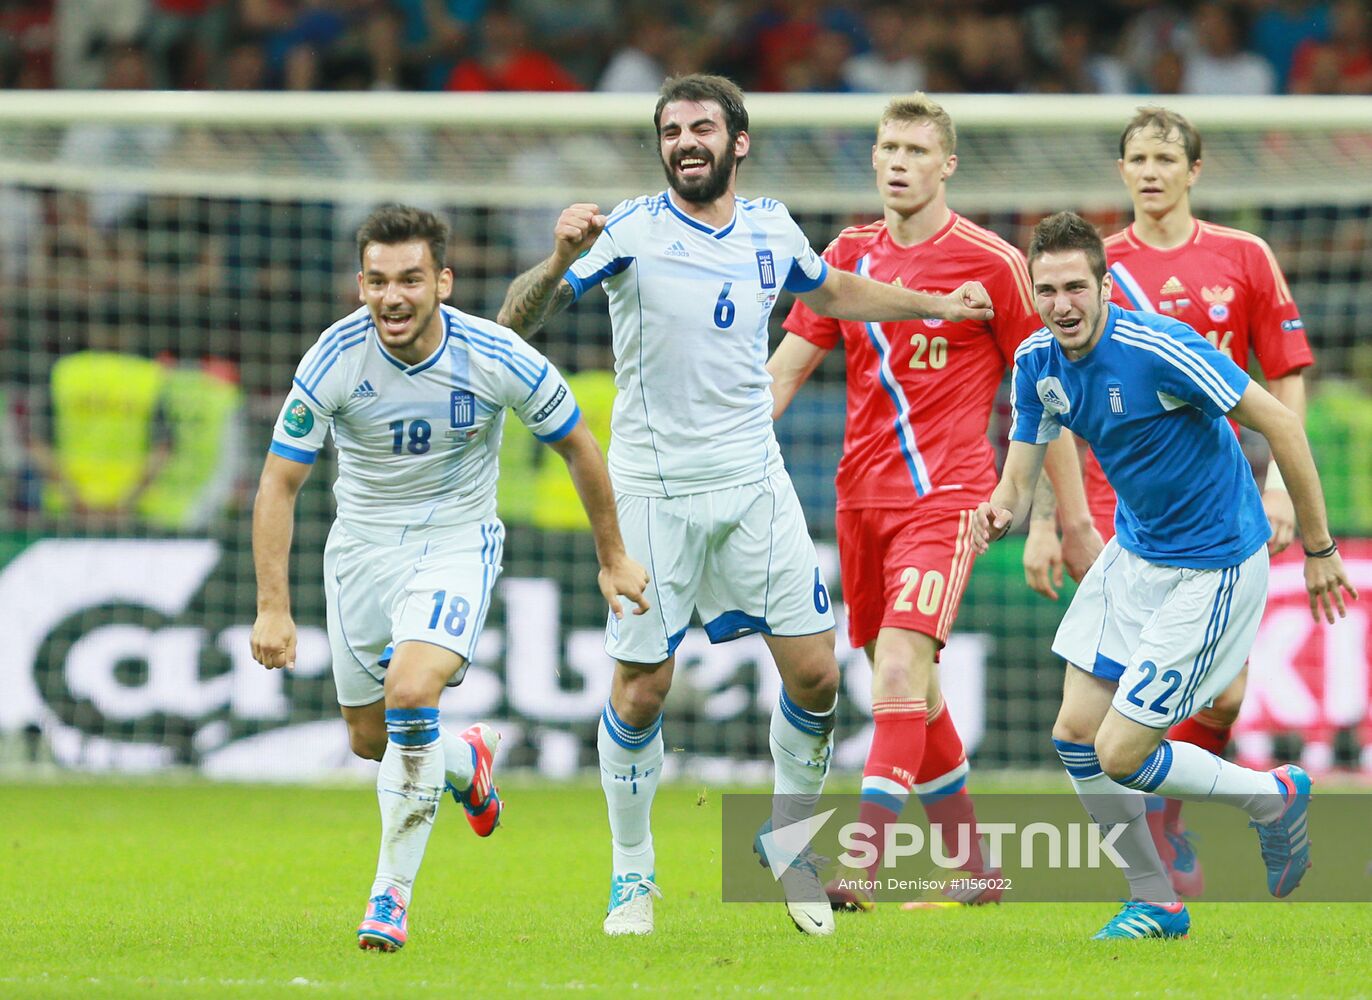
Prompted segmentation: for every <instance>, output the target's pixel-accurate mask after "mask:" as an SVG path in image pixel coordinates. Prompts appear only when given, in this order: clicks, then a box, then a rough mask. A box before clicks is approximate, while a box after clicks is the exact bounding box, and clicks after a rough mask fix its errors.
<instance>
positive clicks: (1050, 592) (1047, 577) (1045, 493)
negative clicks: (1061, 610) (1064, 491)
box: [1023, 476, 1062, 601]
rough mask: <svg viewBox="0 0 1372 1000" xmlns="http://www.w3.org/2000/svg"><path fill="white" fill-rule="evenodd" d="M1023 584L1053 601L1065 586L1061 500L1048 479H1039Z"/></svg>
mask: <svg viewBox="0 0 1372 1000" xmlns="http://www.w3.org/2000/svg"><path fill="white" fill-rule="evenodd" d="M1023 563H1024V582H1025V583H1027V584H1028V585H1029V589H1030V590H1032V591H1033V592H1034V593H1036V594H1042V595H1043V596H1044V597H1046V598H1048V599H1049V600H1050V601H1056V600H1057V599H1058V591H1057V588H1059V587H1061V586H1062V542H1061V540H1060V539H1059V538H1058V498H1057V496H1056V495H1055V494H1054V493H1053V486H1052V483H1051V481H1050V480H1049V478H1048V477H1047V476H1039V481H1038V485H1037V486H1035V487H1034V502H1033V504H1032V506H1031V507H1030V511H1029V535H1028V537H1027V538H1025V540H1024V557H1023Z"/></svg>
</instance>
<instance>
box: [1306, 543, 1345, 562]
mask: <svg viewBox="0 0 1372 1000" xmlns="http://www.w3.org/2000/svg"><path fill="white" fill-rule="evenodd" d="M1301 551H1302V552H1304V553H1305V558H1307V559H1328V558H1329V557H1330V556H1332V555H1333V554H1334V553H1335V552H1337V551H1339V543H1338V542H1330V543H1329V548H1327V549H1320V550H1319V551H1318V552H1311V551H1310V550H1309V549H1307V548H1306V547H1305V546H1304V545H1302V546H1301Z"/></svg>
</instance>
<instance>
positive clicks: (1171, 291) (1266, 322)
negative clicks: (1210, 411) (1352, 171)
mask: <svg viewBox="0 0 1372 1000" xmlns="http://www.w3.org/2000/svg"><path fill="white" fill-rule="evenodd" d="M1105 256H1106V260H1107V261H1108V262H1109V264H1110V275H1111V277H1112V278H1113V279H1114V283H1115V285H1114V291H1113V292H1112V293H1111V301H1113V302H1114V303H1115V304H1116V305H1119V306H1123V307H1124V308H1125V309H1141V310H1144V311H1146V312H1155V313H1161V314H1162V315H1164V316H1171V317H1173V318H1174V319H1179V320H1181V321H1182V322H1183V323H1186V324H1187V325H1188V326H1190V327H1192V328H1193V329H1194V330H1196V332H1197V333H1199V334H1200V335H1201V336H1203V337H1204V338H1205V339H1206V340H1208V341H1210V343H1211V344H1213V345H1214V346H1215V347H1216V348H1218V349H1219V350H1220V352H1221V353H1223V354H1224V355H1226V356H1227V357H1230V358H1232V359H1233V360H1234V363H1235V364H1237V365H1238V366H1239V367H1240V368H1244V369H1246V368H1247V367H1248V362H1249V352H1250V351H1251V352H1252V353H1253V354H1254V355H1256V356H1257V359H1258V365H1259V367H1261V369H1262V373H1263V376H1264V377H1266V378H1268V379H1274V378H1281V377H1282V376H1284V375H1290V374H1291V373H1293V372H1297V371H1300V370H1301V369H1302V368H1305V367H1307V366H1308V365H1310V364H1312V363H1313V362H1314V360H1315V358H1314V355H1312V354H1311V353H1310V343H1309V341H1307V340H1306V337H1305V325H1304V324H1303V323H1302V322H1301V316H1300V312H1299V311H1298V310H1297V309H1296V303H1295V301H1294V300H1293V299H1292V298H1291V289H1290V288H1288V287H1287V284H1286V278H1285V276H1283V274H1282V271H1281V266H1280V265H1278V264H1277V258H1276V257H1274V256H1273V255H1272V250H1271V248H1270V247H1268V245H1267V243H1266V242H1265V241H1264V240H1263V239H1261V238H1260V237H1257V236H1254V235H1253V234H1252V233H1245V232H1243V231H1242V230H1240V229H1230V228H1228V227H1227V226H1217V225H1215V224H1214V223H1213V222H1201V221H1199V220H1197V222H1196V227H1195V229H1194V231H1193V232H1192V233H1191V238H1190V239H1189V240H1187V241H1186V242H1185V243H1183V244H1182V245H1181V246H1178V247H1173V248H1171V249H1170V250H1159V249H1157V248H1156V247H1151V246H1149V245H1148V244H1146V243H1144V242H1143V241H1142V240H1141V239H1139V238H1138V237H1137V236H1135V235H1134V227H1133V226H1130V227H1129V228H1128V229H1125V230H1123V231H1122V232H1118V233H1116V234H1115V235H1114V236H1111V237H1109V238H1107V239H1106V241H1105ZM1086 492H1087V496H1088V498H1089V499H1090V500H1091V506H1092V509H1093V510H1097V509H1099V510H1102V511H1103V510H1105V509H1107V508H1108V509H1110V510H1113V508H1114V497H1113V492H1112V491H1111V490H1110V484H1109V483H1107V482H1106V481H1105V474H1104V473H1103V472H1101V468H1100V463H1098V462H1097V461H1096V457H1095V455H1089V456H1088V458H1087V460H1086Z"/></svg>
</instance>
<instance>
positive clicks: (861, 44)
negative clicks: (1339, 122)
mask: <svg viewBox="0 0 1372 1000" xmlns="http://www.w3.org/2000/svg"><path fill="white" fill-rule="evenodd" d="M1369 6H1372V5H1370V4H1369V0H1329V2H1320V0H1204V2H1188V0H1095V2H1089V0H1043V2H1037V3H1035V2H1032V0H1031V2H1025V3H1010V2H1000V0H922V2H915V0H905V2H895V0H829V2H824V0H782V2H769V0H577V2H566V0H0V86H3V87H6V88H53V87H59V88H133V89H140V88H157V89H214V90H400V91H422V90H428V91H442V90H450V91H569V90H601V91H618V92H635V91H654V90H656V89H657V87H658V85H659V84H660V82H661V80H662V78H663V77H664V76H666V75H669V74H673V73H680V72H693V71H697V70H709V71H714V72H721V73H725V74H727V75H729V76H731V77H733V78H734V79H736V80H738V81H739V82H740V83H741V84H742V85H743V86H744V88H745V89H747V90H751V91H788V92H851V91H881V92H899V91H910V90H917V89H925V90H930V91H934V92H939V93H947V92H969V93H1015V92H1039V93H1042V92H1054V93H1154V94H1177V93H1180V94H1223V95H1228V94H1259V95H1260V94H1275V93H1297V94H1372V10H1369Z"/></svg>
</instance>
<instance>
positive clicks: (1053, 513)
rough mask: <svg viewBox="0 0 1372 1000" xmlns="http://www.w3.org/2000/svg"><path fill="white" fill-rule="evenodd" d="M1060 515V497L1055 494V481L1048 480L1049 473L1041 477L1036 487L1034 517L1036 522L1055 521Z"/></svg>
mask: <svg viewBox="0 0 1372 1000" xmlns="http://www.w3.org/2000/svg"><path fill="white" fill-rule="evenodd" d="M1057 513H1058V497H1057V494H1056V493H1054V492H1053V481H1052V480H1051V479H1049V478H1048V474H1047V473H1042V474H1040V475H1039V481H1038V485H1037V486H1035V487H1034V512H1033V514H1032V517H1033V519H1034V520H1035V521H1053V520H1054V519H1055V518H1056V517H1057Z"/></svg>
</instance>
